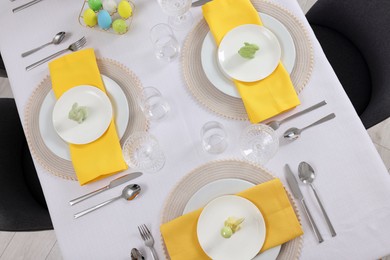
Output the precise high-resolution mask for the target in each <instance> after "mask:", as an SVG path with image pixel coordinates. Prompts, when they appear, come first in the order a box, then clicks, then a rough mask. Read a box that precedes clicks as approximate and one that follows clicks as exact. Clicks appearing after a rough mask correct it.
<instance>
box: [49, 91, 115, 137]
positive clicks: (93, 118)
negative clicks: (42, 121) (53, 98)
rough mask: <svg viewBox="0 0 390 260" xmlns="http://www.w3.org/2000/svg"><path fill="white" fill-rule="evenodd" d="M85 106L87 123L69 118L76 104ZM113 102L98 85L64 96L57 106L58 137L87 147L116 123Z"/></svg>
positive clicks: (55, 121) (56, 128)
mask: <svg viewBox="0 0 390 260" xmlns="http://www.w3.org/2000/svg"><path fill="white" fill-rule="evenodd" d="M76 103H77V104H78V106H80V107H85V108H86V110H87V117H86V119H85V120H84V121H83V122H80V123H79V122H77V121H75V120H72V119H70V118H69V112H70V110H71V109H72V106H73V105H74V104H76ZM112 111H113V110H112V106H111V102H110V99H109V98H108V96H107V95H106V93H104V92H103V91H102V90H100V89H99V88H97V87H94V86H88V85H81V86H77V87H73V88H71V89H69V90H68V91H66V92H65V93H63V94H62V95H61V97H60V98H59V99H58V100H57V102H56V104H55V105H54V109H53V114H52V120H53V126H54V129H55V130H56V132H57V134H58V135H59V136H60V137H61V138H62V139H63V140H64V141H66V142H68V143H71V144H87V143H90V142H93V141H95V140H96V139H98V138H99V137H100V136H102V135H103V134H104V132H106V130H107V128H108V126H109V125H110V123H111V120H112Z"/></svg>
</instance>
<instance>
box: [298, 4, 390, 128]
mask: <svg viewBox="0 0 390 260" xmlns="http://www.w3.org/2000/svg"><path fill="white" fill-rule="evenodd" d="M389 14H390V1H388V0H318V1H317V2H316V3H315V4H314V5H313V6H312V8H311V9H310V10H309V11H308V13H307V14H306V18H307V20H308V21H309V23H310V25H311V27H312V29H313V31H314V33H315V35H316V37H317V39H318V41H319V42H320V44H321V46H322V48H323V50H324V52H325V55H326V57H327V58H328V60H329V62H330V64H331V65H332V67H333V69H334V70H335V73H336V75H337V76H338V78H339V80H340V82H341V84H342V85H343V87H344V89H345V91H346V93H347V95H348V97H349V98H350V100H351V102H352V104H353V106H354V108H355V110H356V112H357V113H358V114H359V116H360V119H361V120H362V122H363V124H364V126H365V127H366V128H370V127H371V126H374V125H376V124H377V123H379V122H381V121H383V120H385V119H386V118H388V117H389V116H390V47H389V41H390V15H389Z"/></svg>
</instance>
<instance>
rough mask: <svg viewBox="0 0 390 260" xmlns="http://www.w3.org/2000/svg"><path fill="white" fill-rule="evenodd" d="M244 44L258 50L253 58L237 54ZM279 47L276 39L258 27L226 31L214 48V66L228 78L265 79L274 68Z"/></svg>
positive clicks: (269, 32) (245, 26) (240, 27)
mask: <svg viewBox="0 0 390 260" xmlns="http://www.w3.org/2000/svg"><path fill="white" fill-rule="evenodd" d="M244 43H248V44H251V45H255V46H257V47H258V50H257V51H256V52H255V53H254V55H253V58H251V59H247V58H244V57H242V56H241V55H240V54H239V50H240V49H241V48H245V47H244ZM281 53H282V51H281V48H280V44H279V41H278V39H277V38H276V36H275V35H274V34H273V33H272V32H271V31H270V30H268V29H267V28H266V27H264V26H262V25H256V24H244V25H240V26H237V27H235V28H233V29H232V30H230V31H229V32H228V33H226V35H225V36H224V37H223V39H222V41H221V43H220V44H219V47H218V62H219V63H218V64H219V66H220V68H221V70H222V71H223V72H224V73H225V74H226V75H228V76H229V77H231V78H233V79H236V80H240V81H244V82H254V81H258V80H261V79H264V78H266V77H267V76H269V75H270V74H271V73H272V72H273V71H274V70H275V69H276V67H277V66H278V64H279V61H280V57H281Z"/></svg>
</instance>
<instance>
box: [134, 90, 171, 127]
mask: <svg viewBox="0 0 390 260" xmlns="http://www.w3.org/2000/svg"><path fill="white" fill-rule="evenodd" d="M138 103H139V106H140V107H141V110H142V112H143V113H144V114H145V116H146V118H148V119H150V120H154V121H159V120H161V119H163V118H165V116H166V115H167V114H168V112H169V111H170V110H171V107H170V105H169V103H168V102H167V101H166V100H165V98H164V97H163V96H162V95H161V92H160V91H159V90H158V89H156V88H154V87H145V88H143V89H142V93H141V96H140V97H139V99H138Z"/></svg>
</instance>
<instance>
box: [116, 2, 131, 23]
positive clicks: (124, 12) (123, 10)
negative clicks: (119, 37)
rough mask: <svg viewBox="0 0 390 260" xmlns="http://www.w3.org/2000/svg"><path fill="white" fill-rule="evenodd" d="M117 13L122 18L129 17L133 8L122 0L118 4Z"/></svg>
mask: <svg viewBox="0 0 390 260" xmlns="http://www.w3.org/2000/svg"><path fill="white" fill-rule="evenodd" d="M118 13H119V15H120V16H121V17H122V18H124V19H127V18H129V17H130V16H131V15H132V14H133V9H132V8H131V5H130V3H129V2H127V1H126V0H122V1H121V2H120V3H119V4H118Z"/></svg>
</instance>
